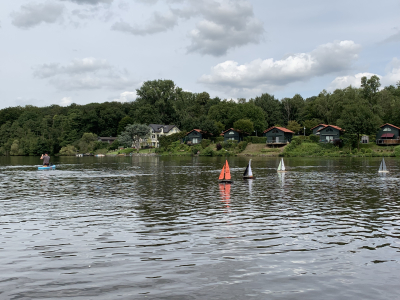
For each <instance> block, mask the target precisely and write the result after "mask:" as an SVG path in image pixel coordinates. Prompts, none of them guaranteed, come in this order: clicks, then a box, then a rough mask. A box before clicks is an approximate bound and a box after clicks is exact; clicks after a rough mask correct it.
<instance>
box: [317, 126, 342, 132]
mask: <svg viewBox="0 0 400 300" xmlns="http://www.w3.org/2000/svg"><path fill="white" fill-rule="evenodd" d="M327 127H332V128H335V129H337V130H339V131H344V129H342V128H340V127H339V126H336V125H326V126H325V127H324V128H321V129H318V130H317V132H318V131H321V130H324V129H325V128H327Z"/></svg>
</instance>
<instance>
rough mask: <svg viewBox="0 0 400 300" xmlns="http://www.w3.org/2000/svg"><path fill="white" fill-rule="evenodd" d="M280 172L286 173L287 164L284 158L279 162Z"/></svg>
mask: <svg viewBox="0 0 400 300" xmlns="http://www.w3.org/2000/svg"><path fill="white" fill-rule="evenodd" d="M278 172H286V168H285V163H284V162H283V158H281V161H280V162H279V166H278Z"/></svg>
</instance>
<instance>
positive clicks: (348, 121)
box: [338, 101, 382, 149]
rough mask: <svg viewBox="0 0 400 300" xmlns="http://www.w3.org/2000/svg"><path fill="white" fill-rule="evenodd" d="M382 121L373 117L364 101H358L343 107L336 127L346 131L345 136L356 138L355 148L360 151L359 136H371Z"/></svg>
mask: <svg viewBox="0 0 400 300" xmlns="http://www.w3.org/2000/svg"><path fill="white" fill-rule="evenodd" d="M381 122H382V120H381V119H380V118H379V117H378V116H377V115H375V114H374V113H373V112H372V110H371V109H370V108H369V106H368V103H365V101H358V103H357V102H356V103H353V104H351V105H347V106H345V108H344V110H343V113H342V116H341V119H340V120H338V125H339V126H340V127H342V128H343V129H345V130H346V134H353V135H355V136H357V148H358V149H360V135H361V134H373V133H375V132H376V130H377V129H378V127H379V124H381Z"/></svg>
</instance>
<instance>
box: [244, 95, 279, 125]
mask: <svg viewBox="0 0 400 300" xmlns="http://www.w3.org/2000/svg"><path fill="white" fill-rule="evenodd" d="M249 102H253V103H254V104H255V105H256V106H258V107H260V108H261V109H262V110H263V111H264V119H265V127H268V126H273V125H275V124H281V123H283V115H282V104H281V102H280V101H279V100H278V99H275V97H274V96H272V95H270V94H267V93H265V94H262V95H261V96H259V97H256V98H255V99H251V100H250V101H249Z"/></svg>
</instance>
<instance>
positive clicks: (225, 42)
mask: <svg viewBox="0 0 400 300" xmlns="http://www.w3.org/2000/svg"><path fill="white" fill-rule="evenodd" d="M136 2H141V3H144V2H143V1H142V0H136ZM157 2H158V1H150V2H147V4H155V3H157ZM166 3H170V4H172V3H175V4H180V6H179V7H178V8H176V7H174V8H172V7H170V9H169V10H168V11H167V12H165V13H159V12H154V13H153V15H152V16H151V17H150V20H149V21H147V23H146V24H145V25H142V26H140V25H130V24H129V23H127V22H125V21H120V22H117V23H115V24H114V25H113V26H112V27H111V28H112V29H113V30H118V31H122V32H125V33H130V34H133V35H141V36H143V35H149V34H155V33H160V32H165V31H168V30H171V29H173V28H174V27H175V26H177V25H178V23H179V21H180V20H182V19H184V20H187V19H191V18H195V17H196V18H199V19H200V20H199V21H198V22H197V24H196V26H195V28H194V29H193V30H191V31H190V32H189V33H188V38H189V39H190V45H189V46H188V47H187V50H188V52H189V53H194V52H197V53H200V54H207V55H213V56H221V55H224V54H226V53H227V52H228V50H229V49H232V48H236V47H240V46H244V45H247V44H257V43H259V42H260V41H261V39H262V37H263V34H264V28H263V24H262V23H261V21H259V20H258V19H257V18H255V16H254V12H253V6H252V5H251V3H250V1H248V0H202V1H195V0H186V1H183V0H182V1H179V0H175V1H173V0H169V1H166Z"/></svg>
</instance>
